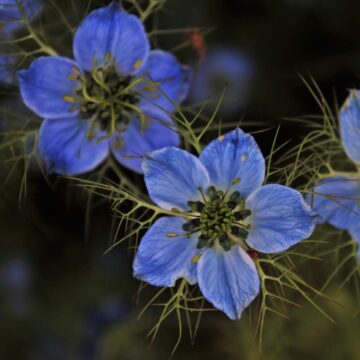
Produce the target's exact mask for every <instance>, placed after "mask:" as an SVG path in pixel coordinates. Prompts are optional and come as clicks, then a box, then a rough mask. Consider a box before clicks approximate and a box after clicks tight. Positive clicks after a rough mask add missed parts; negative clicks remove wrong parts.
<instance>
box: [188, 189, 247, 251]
mask: <svg viewBox="0 0 360 360" xmlns="http://www.w3.org/2000/svg"><path fill="white" fill-rule="evenodd" d="M200 191H201V190H200ZM201 194H202V197H203V201H196V202H191V201H190V202H189V203H188V204H189V206H190V208H191V212H192V213H193V214H194V215H192V216H193V218H192V219H191V220H190V221H188V222H187V223H185V224H184V225H183V230H184V231H185V232H187V234H188V235H189V236H190V235H191V234H192V233H196V232H200V236H199V241H198V244H197V247H198V248H202V247H205V246H213V245H214V244H215V243H219V244H220V246H221V247H222V248H223V249H224V250H225V251H228V250H230V249H231V247H232V246H233V245H234V244H235V241H234V240H235V239H239V240H240V241H241V240H245V239H246V237H247V235H248V231H247V230H248V228H249V225H246V224H244V223H243V220H244V219H246V218H247V217H248V216H249V215H250V214H251V211H250V210H248V209H244V202H243V200H242V198H241V195H240V193H239V192H238V191H234V192H233V193H232V194H231V195H229V194H228V193H227V192H223V191H221V190H216V188H215V187H213V186H210V187H209V188H208V189H207V194H206V195H205V194H203V193H202V191H201ZM195 214H196V215H195Z"/></svg>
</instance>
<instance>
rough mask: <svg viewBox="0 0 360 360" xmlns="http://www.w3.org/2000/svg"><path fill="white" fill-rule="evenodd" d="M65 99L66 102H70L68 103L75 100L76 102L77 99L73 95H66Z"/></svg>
mask: <svg viewBox="0 0 360 360" xmlns="http://www.w3.org/2000/svg"><path fill="white" fill-rule="evenodd" d="M64 101H66V102H68V103H75V102H76V100H75V98H74V97H72V96H67V95H65V96H64Z"/></svg>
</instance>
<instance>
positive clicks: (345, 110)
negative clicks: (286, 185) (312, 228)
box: [309, 90, 360, 255]
mask: <svg viewBox="0 0 360 360" xmlns="http://www.w3.org/2000/svg"><path fill="white" fill-rule="evenodd" d="M339 120H340V132H341V139H342V144H343V147H344V149H345V152H346V154H347V155H348V157H349V158H350V160H352V161H353V162H354V163H355V164H356V165H360V91H358V90H351V92H350V95H349V97H348V98H347V100H346V101H345V104H344V105H343V107H342V108H341V110H340V115H339ZM314 193H315V195H314V196H312V197H311V199H310V200H309V201H310V202H312V205H313V208H314V210H315V211H316V212H317V213H318V215H319V217H320V220H321V221H322V222H327V223H329V224H331V225H333V226H335V227H336V228H338V229H341V230H348V231H349V232H350V234H351V236H352V237H353V238H354V240H356V241H357V242H358V243H359V244H360V217H359V216H360V176H359V173H354V174H353V175H349V176H348V175H345V176H344V175H336V176H329V177H327V178H324V179H322V180H320V181H319V182H318V184H317V185H316V186H315V188H314ZM359 255H360V254H359Z"/></svg>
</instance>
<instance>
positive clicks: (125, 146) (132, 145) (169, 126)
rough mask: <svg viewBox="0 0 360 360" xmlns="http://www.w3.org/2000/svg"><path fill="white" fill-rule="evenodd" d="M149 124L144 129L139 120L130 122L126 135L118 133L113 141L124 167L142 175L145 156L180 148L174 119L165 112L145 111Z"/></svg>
mask: <svg viewBox="0 0 360 360" xmlns="http://www.w3.org/2000/svg"><path fill="white" fill-rule="evenodd" d="M145 114H146V115H147V123H146V124H145V127H144V129H142V127H141V122H140V120H138V119H133V120H130V124H129V125H128V127H127V129H126V130H125V132H124V133H117V134H115V135H114V137H113V139H112V146H111V150H112V152H113V154H114V156H115V158H116V159H117V160H118V161H119V163H120V164H122V165H123V166H125V167H127V168H129V169H131V170H133V171H135V172H137V173H140V174H141V173H142V172H143V170H142V167H141V164H142V162H143V159H144V155H145V154H147V153H148V152H150V151H154V150H158V149H161V148H163V147H166V146H178V145H179V143H180V137H179V135H178V133H177V132H176V129H175V128H174V126H173V122H172V119H171V118H170V116H168V115H167V114H166V113H165V112H163V111H145Z"/></svg>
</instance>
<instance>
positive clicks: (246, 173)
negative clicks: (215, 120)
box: [200, 129, 265, 198]
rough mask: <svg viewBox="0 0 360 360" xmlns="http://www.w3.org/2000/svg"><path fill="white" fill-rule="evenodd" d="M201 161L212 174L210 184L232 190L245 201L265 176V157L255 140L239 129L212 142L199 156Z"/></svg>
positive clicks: (210, 174)
mask: <svg viewBox="0 0 360 360" xmlns="http://www.w3.org/2000/svg"><path fill="white" fill-rule="evenodd" d="M200 160H201V162H202V163H203V164H204V165H205V167H206V169H207V170H208V172H209V176H210V180H211V184H212V185H214V186H215V187H217V188H219V189H222V190H227V189H228V188H229V187H230V185H231V184H232V183H233V181H234V180H235V179H240V181H239V183H237V184H235V185H233V186H232V187H231V189H232V190H237V191H239V192H240V194H241V195H242V196H243V198H246V197H247V196H248V195H249V194H250V193H251V192H252V191H254V190H255V189H256V188H258V187H259V186H260V185H261V184H262V183H263V182H264V177H265V161H264V157H263V155H262V153H261V151H260V149H259V147H258V145H257V144H256V142H255V140H254V138H253V137H252V136H251V135H249V134H245V133H244V132H243V131H242V130H240V129H236V130H233V131H231V132H228V133H226V134H225V135H223V136H221V137H220V138H218V139H216V140H214V141H212V142H211V143H210V144H209V145H208V146H206V147H205V149H204V150H203V151H202V152H201V154H200Z"/></svg>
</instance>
